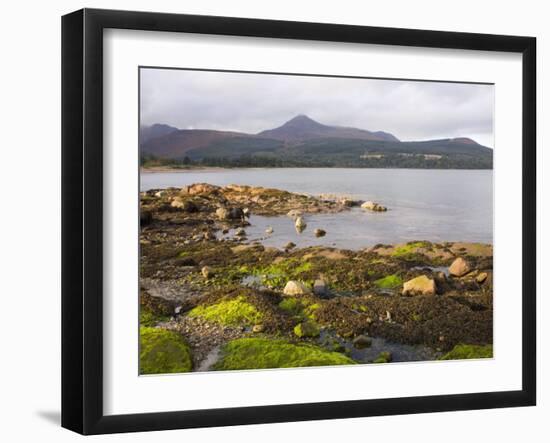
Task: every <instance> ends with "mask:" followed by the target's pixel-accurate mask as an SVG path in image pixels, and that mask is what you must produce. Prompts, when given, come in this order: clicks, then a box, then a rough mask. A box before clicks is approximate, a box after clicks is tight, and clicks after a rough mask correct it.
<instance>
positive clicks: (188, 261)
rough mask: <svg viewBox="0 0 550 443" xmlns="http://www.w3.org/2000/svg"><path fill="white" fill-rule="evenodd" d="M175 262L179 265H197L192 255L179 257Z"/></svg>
mask: <svg viewBox="0 0 550 443" xmlns="http://www.w3.org/2000/svg"><path fill="white" fill-rule="evenodd" d="M175 264H176V265H178V266H197V262H196V261H195V259H193V258H191V257H182V258H177V259H176V260H175Z"/></svg>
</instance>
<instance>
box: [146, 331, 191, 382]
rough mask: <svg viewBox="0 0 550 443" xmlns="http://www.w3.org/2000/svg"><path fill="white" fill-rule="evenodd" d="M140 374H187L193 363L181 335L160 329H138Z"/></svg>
mask: <svg viewBox="0 0 550 443" xmlns="http://www.w3.org/2000/svg"><path fill="white" fill-rule="evenodd" d="M139 338H140V345H141V346H140V353H139V372H140V373H141V374H169V373H178V372H189V371H191V369H192V366H193V363H192V359H191V351H190V350H189V346H188V345H187V343H186V342H185V340H184V339H183V337H182V336H181V335H179V334H178V333H176V332H174V331H167V330H166V329H160V328H149V327H143V326H142V327H141V328H140V329H139Z"/></svg>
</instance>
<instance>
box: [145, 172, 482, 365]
mask: <svg viewBox="0 0 550 443" xmlns="http://www.w3.org/2000/svg"><path fill="white" fill-rule="evenodd" d="M140 195H141V202H140V203H141V218H142V220H141V233H140V245H141V247H140V287H141V291H140V325H141V326H143V327H146V328H148V329H147V330H146V331H145V332H146V333H147V334H149V335H151V334H152V332H151V330H150V329H151V328H153V330H158V331H166V332H170V333H173V334H174V335H173V339H174V340H179V341H180V342H181V343H185V346H187V347H188V349H189V355H190V358H191V359H192V361H193V366H192V367H194V368H195V369H196V368H200V369H201V370H203V369H205V368H206V369H207V370H208V369H209V370H216V369H220V370H230V369H245V368H247V369H261V368H263V367H269V365H270V364H273V363H272V362H263V360H262V356H263V355H266V354H270V355H271V353H272V352H275V351H277V352H281V353H282V354H281V355H280V356H279V357H278V358H280V360H277V361H283V362H284V361H286V360H285V359H287V358H289V359H290V358H291V357H292V356H296V355H297V354H296V353H306V351H307V353H309V352H313V353H314V354H315V361H316V362H318V363H316V365H323V364H355V363H359V364H371V363H387V362H390V361H418V360H422V361H429V360H436V359H439V358H453V359H455V358H469V357H467V356H470V355H475V357H477V358H483V357H487V356H490V355H492V348H490V347H491V346H492V331H493V317H492V310H493V288H492V272H493V270H492V269H493V268H492V255H493V251H492V245H490V244H482V243H467V242H439V243H434V242H429V241H422V240H419V241H413V242H408V243H401V244H392V245H384V244H377V245H375V246H373V247H370V248H365V249H361V250H346V249H341V248H334V247H330V246H329V245H321V246H311V247H302V248H298V247H296V245H294V244H290V243H289V244H287V245H286V246H284V247H283V248H282V249H280V248H276V247H269V246H264V245H262V244H261V243H259V242H254V241H250V240H249V239H248V238H247V228H248V226H249V223H248V221H247V216H246V214H248V213H252V214H258V215H261V214H264V215H287V216H288V223H289V224H290V223H292V224H294V223H296V226H298V222H297V217H299V216H295V215H290V213H292V211H298V212H301V213H303V214H308V213H312V212H314V213H332V214H338V213H341V212H343V211H347V210H349V208H350V207H351V206H352V205H355V206H357V204H359V202H342V201H334V200H332V201H331V200H322V199H318V198H315V197H311V196H304V195H300V194H294V193H290V192H287V191H283V190H280V189H267V188H258V187H253V186H238V185H229V186H226V187H221V186H215V185H209V184H205V183H202V184H195V185H190V186H186V187H184V188H182V189H176V188H173V189H169V190H161V191H159V190H151V191H146V192H142V193H141V194H140ZM368 207H369V206H368V205H366V206H364V210H369V209H368ZM245 210H246V212H245ZM390 210H391V208H390ZM380 216H381V217H384V212H381V213H380ZM304 229H308V228H307V227H305V228H304ZM309 229H311V228H309ZM220 234H223V235H220ZM457 263H458V264H457ZM457 267H458V268H460V269H459V270H458V271H457V270H456V269H455V268H457ZM465 324H467V325H468V328H465V327H464V325H465ZM182 346H183V345H182ZM304 346H306V347H304ZM460 346H462V347H460ZM464 346H466V348H464ZM457 347H459V348H458V349H459V350H462V351H464V349H466V350H467V352H466V351H464V352H462V351H461V352H462V353H461V352H459V351H457V350H456V349H455V348H457ZM275 348H276V349H275ZM482 351H483V352H484V354H482V355H481V354H480V353H481V352H482ZM239 352H241V354H240V353H239ZM254 353H257V354H254ZM472 353H473V354H472ZM252 354H254V355H257V358H254V359H252V360H247V359H245V358H244V356H245V355H252ZM489 354H490V355H489ZM213 355H214V356H216V358H214V359H213V360H212V358H213V357H212V356H213ZM465 355H466V356H465ZM292 358H294V357H292ZM308 358H313V357H311V356H310V357H308ZM470 358H474V357H470ZM211 360H212V361H211ZM307 361H309V360H308V359H305V360H304V361H294V360H289V361H287V362H286V363H284V364H288V365H289V366H288V367H298V366H301V365H306V362H307ZM262 365H264V366H262ZM192 367H191V366H190V367H189V368H188V369H187V370H193V369H192ZM277 367H281V366H277ZM175 372H183V370H178V371H175Z"/></svg>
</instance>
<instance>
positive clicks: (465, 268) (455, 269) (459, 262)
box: [449, 257, 472, 277]
mask: <svg viewBox="0 0 550 443" xmlns="http://www.w3.org/2000/svg"><path fill="white" fill-rule="evenodd" d="M471 270H472V268H471V266H470V264H469V263H468V262H467V261H466V260H464V259H463V258H462V257H458V258H456V259H455V261H454V262H453V263H452V264H451V266H449V274H451V275H453V276H455V277H462V276H463V275H466V274H467V273H468V272H470V271H471Z"/></svg>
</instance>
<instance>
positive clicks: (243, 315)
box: [188, 296, 263, 326]
mask: <svg viewBox="0 0 550 443" xmlns="http://www.w3.org/2000/svg"><path fill="white" fill-rule="evenodd" d="M188 316H189V317H201V318H204V319H205V320H208V321H211V322H214V323H219V324H221V325H224V326H252V325H254V324H256V323H259V322H261V321H262V319H263V315H262V313H261V312H259V311H258V310H257V309H256V307H254V306H253V305H251V304H250V303H248V302H247V301H246V299H245V298H244V297H243V296H239V297H237V298H234V299H231V300H222V301H221V302H219V303H216V304H213V305H210V306H203V305H199V306H197V307H196V308H193V309H192V310H191V311H189V314H188Z"/></svg>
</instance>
